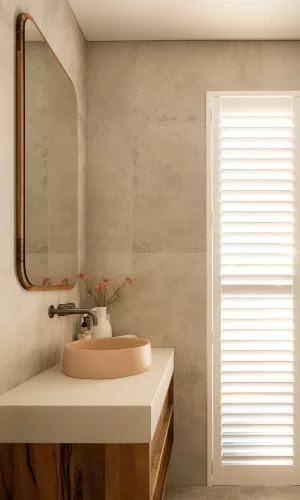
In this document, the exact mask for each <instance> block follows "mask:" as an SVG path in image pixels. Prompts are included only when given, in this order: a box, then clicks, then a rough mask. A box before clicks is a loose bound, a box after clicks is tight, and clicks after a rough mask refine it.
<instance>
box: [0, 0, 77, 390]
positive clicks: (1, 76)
mask: <svg viewBox="0 0 300 500" xmlns="http://www.w3.org/2000/svg"><path fill="white" fill-rule="evenodd" d="M24 11H25V12H29V13H30V14H31V15H32V16H33V17H34V18H35V20H36V22H37V23H38V25H39V27H40V28H41V30H42V31H43V33H44V35H45V36H46V38H47V39H48V42H49V43H50V45H51V46H52V48H53V50H54V52H55V53H56V54H57V56H58V57H59V58H60V60H61V62H62V64H63V66H64V67H65V69H66V71H67V72H68V73H69V75H70V77H71V79H72V80H73V83H74V85H75V89H76V93H77V98H78V112H79V115H78V120H79V125H78V126H79V178H80V183H79V184H80V189H79V218H80V220H79V223H80V224H79V225H80V231H79V248H80V258H79V260H80V265H81V267H83V266H84V262H85V234H84V220H85V219H84V217H85V187H84V184H85V116H86V108H85V51H86V44H85V41H84V38H83V36H82V34H81V31H80V30H79V28H78V24H77V22H76V20H75V18H74V16H73V13H72V11H71V9H70V7H69V4H68V2H67V1H66V0H39V1H37V0H2V1H1V2H0V110H1V113H0V158H1V166H0V214H1V223H0V256H1V258H0V283H1V292H0V304H1V316H0V393H2V392H4V391H6V390H7V389H9V388H11V387H13V386H15V385H17V384H19V383H21V382H23V381H24V380H26V379H28V378H30V377H31V376H33V375H35V374H36V373H39V372H40V371H42V370H44V369H46V368H48V367H50V366H52V365H53V364H54V363H55V362H57V361H58V359H59V355H60V351H61V346H62V345H63V343H64V342H65V341H66V340H68V339H70V338H71V336H72V333H73V324H74V320H73V318H55V319H54V320H50V319H49V318H48V316H47V309H48V306H49V305H50V304H52V303H53V304H55V305H57V304H58V303H59V302H65V301H72V300H74V301H78V291H77V290H76V289H75V290H74V291H72V292H62V293H61V292H26V291H25V290H23V289H22V288H21V286H20V284H19V282H18V279H17V277H16V274H15V58H16V57H15V19H16V15H17V13H19V12H24Z"/></svg>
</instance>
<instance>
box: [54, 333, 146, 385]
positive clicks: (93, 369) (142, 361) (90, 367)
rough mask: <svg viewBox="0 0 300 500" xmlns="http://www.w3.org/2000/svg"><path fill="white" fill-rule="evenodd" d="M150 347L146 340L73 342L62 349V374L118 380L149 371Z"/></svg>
mask: <svg viewBox="0 0 300 500" xmlns="http://www.w3.org/2000/svg"><path fill="white" fill-rule="evenodd" d="M151 360H152V358H151V345H150V342H149V341H148V340H146V339H138V338H123V339H122V338H107V339H86V340H77V341H75V342H71V343H70V344H67V345H66V346H65V348H64V357H63V365H62V371H63V373H64V374H65V375H68V376H69V377H75V378H92V379H104V378H119V377H129V376H131V375H137V374H139V373H143V372H146V371H147V370H149V369H150V368H151Z"/></svg>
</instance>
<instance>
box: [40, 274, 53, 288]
mask: <svg viewBox="0 0 300 500" xmlns="http://www.w3.org/2000/svg"><path fill="white" fill-rule="evenodd" d="M51 283H52V279H51V278H49V277H48V276H47V277H46V278H44V279H43V282H42V285H43V286H50V285H51Z"/></svg>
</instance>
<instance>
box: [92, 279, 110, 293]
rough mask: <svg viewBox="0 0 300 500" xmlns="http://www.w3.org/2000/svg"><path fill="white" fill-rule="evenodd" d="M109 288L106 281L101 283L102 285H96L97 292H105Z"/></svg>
mask: <svg viewBox="0 0 300 500" xmlns="http://www.w3.org/2000/svg"><path fill="white" fill-rule="evenodd" d="M107 287H108V283H107V282H105V281H100V283H96V285H95V288H96V290H100V292H102V290H105V288H107Z"/></svg>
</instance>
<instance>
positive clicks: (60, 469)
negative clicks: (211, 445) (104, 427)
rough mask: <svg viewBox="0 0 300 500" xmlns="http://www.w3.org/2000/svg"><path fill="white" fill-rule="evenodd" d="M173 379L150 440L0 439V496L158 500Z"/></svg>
mask: <svg viewBox="0 0 300 500" xmlns="http://www.w3.org/2000/svg"><path fill="white" fill-rule="evenodd" d="M173 409H174V403H173V379H172V381H171V384H170V387H169V390H168V393H167V396H166V399H165V402H164V405H163V408H162V411H161V415H160V418H159V421H158V424H157V427H156V431H155V434H154V436H153V439H152V442H151V443H138V444H0V499H1V500H69V499H70V500H163V498H164V492H165V486H166V479H167V471H168V466H169V461H170V455H171V449H172V444H173V436H174V423H173V419H174V417H173Z"/></svg>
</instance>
